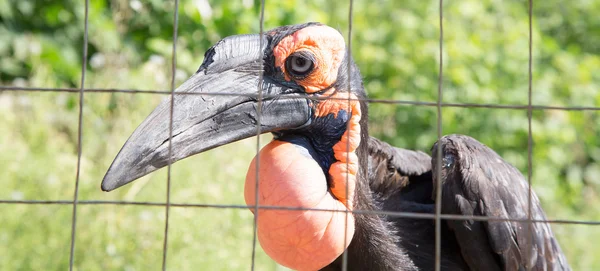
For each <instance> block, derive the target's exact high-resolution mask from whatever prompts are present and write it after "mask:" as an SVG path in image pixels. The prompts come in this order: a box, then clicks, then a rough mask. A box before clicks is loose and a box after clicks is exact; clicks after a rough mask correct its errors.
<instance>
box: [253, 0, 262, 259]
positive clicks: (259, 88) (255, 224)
mask: <svg viewBox="0 0 600 271" xmlns="http://www.w3.org/2000/svg"><path fill="white" fill-rule="evenodd" d="M264 22H265V0H261V1H260V15H259V27H260V31H259V46H260V49H259V52H260V50H262V48H263V41H264V38H263V35H264ZM263 65H264V63H263V59H262V57H261V59H260V60H259V67H260V70H259V72H258V85H257V92H258V93H257V94H258V97H257V98H258V101H257V106H256V160H255V161H256V167H255V174H254V206H253V207H254V220H253V225H252V262H251V266H250V270H252V271H254V269H255V268H256V240H257V234H258V232H257V231H258V206H259V203H258V200H259V197H258V190H259V189H260V185H259V181H258V178H259V174H258V172H259V169H260V158H259V154H260V134H261V129H260V128H261V125H260V120H261V115H262V102H263V83H264V82H263V75H264V72H263V71H264V68H263Z"/></svg>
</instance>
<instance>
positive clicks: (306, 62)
mask: <svg viewBox="0 0 600 271" xmlns="http://www.w3.org/2000/svg"><path fill="white" fill-rule="evenodd" d="M314 67H315V61H314V57H313V56H312V55H311V54H310V53H308V52H298V53H295V54H292V55H291V56H290V57H288V58H287V59H286V61H285V69H286V70H287V71H288V73H289V74H290V75H291V76H292V77H294V78H296V79H302V78H305V77H306V76H307V75H308V74H310V72H311V71H312V70H313V69H314Z"/></svg>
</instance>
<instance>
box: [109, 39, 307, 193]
mask: <svg viewBox="0 0 600 271" xmlns="http://www.w3.org/2000/svg"><path fill="white" fill-rule="evenodd" d="M260 39H261V37H260V36H259V35H239V36H232V37H228V38H225V39H223V40H221V41H220V42H219V43H217V44H216V45H215V46H213V47H212V48H211V49H210V50H208V51H207V52H206V54H205V59H204V62H203V63H202V65H201V66H200V69H199V70H198V72H196V74H194V75H193V76H191V77H190V78H189V79H188V80H187V81H186V82H184V83H183V84H182V85H181V86H180V87H179V88H177V90H175V95H173V98H174V100H173V137H172V139H171V140H172V143H171V144H172V153H171V156H170V162H171V163H174V162H176V161H178V160H181V159H184V158H186V157H189V156H192V155H194V154H198V153H201V152H203V151H206V150H209V149H212V148H215V147H218V146H222V145H225V144H228V143H231V142H234V141H237V140H241V139H244V138H248V137H251V136H254V135H257V132H258V130H257V124H258V123H257V119H258V106H259V103H258V98H257V97H258V90H259V76H260V72H261V70H260V62H261V61H263V54H264V49H265V48H266V46H267V40H266V38H264V37H263V38H262V39H263V48H260ZM267 79H268V78H265V80H264V82H263V83H262V86H260V87H261V89H262V94H263V95H265V96H266V98H265V99H263V102H262V107H261V114H260V133H268V132H274V131H279V130H289V129H295V128H299V127H303V126H305V125H308V123H309V122H310V120H311V116H312V109H311V107H310V104H309V101H308V100H307V99H306V98H302V97H301V96H300V95H298V94H287V93H289V92H290V91H287V93H286V94H284V93H285V92H286V90H289V89H288V88H287V87H285V86H282V85H278V84H275V83H272V80H267ZM280 95H285V97H284V96H280ZM170 110H171V97H169V98H167V99H165V100H164V101H163V102H162V103H161V104H160V105H159V106H158V107H156V109H154V111H153V112H152V113H151V114H150V115H149V116H148V117H147V118H146V119H145V120H144V121H143V122H142V123H141V124H140V125H139V126H138V127H137V129H136V130H135V131H134V132H133V134H132V135H131V136H130V137H129V139H128V140H127V142H125V145H123V147H122V149H121V151H120V152H119V154H118V155H117V157H116V158H115V160H114V161H113V163H112V164H111V166H110V168H109V169H108V171H107V173H106V175H105V176H104V179H103V181H102V190H104V191H111V190H113V189H116V188H119V187H121V186H123V185H125V184H127V183H130V182H132V181H134V180H136V179H138V178H140V177H142V176H144V175H146V174H148V173H150V172H153V171H155V170H157V169H160V168H162V167H165V166H167V164H168V163H169V139H170V127H169V126H170V123H171V117H170V116H171V114H170V113H171V112H170Z"/></svg>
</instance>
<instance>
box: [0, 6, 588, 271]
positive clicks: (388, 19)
mask: <svg viewBox="0 0 600 271" xmlns="http://www.w3.org/2000/svg"><path fill="white" fill-rule="evenodd" d="M266 2H267V4H266V7H265V29H270V28H273V27H276V26H279V25H285V24H296V23H302V22H307V21H320V22H323V23H326V24H329V25H331V26H333V27H335V28H338V29H339V30H340V31H341V32H342V33H343V34H344V35H345V36H347V34H348V2H347V1H345V2H334V1H325V0H298V1H278V2H275V1H266ZM259 11H260V8H259V1H252V0H241V1H207V0H182V1H181V3H180V5H179V25H178V33H177V34H178V39H177V72H176V74H175V75H171V72H170V62H171V58H172V55H171V48H172V42H173V39H172V37H173V36H172V35H173V15H174V2H173V1H161V0H147V1H140V0H111V1H108V0H90V9H89V36H88V37H89V53H88V58H87V63H88V65H87V67H86V69H87V74H86V78H85V87H86V88H118V89H146V90H168V89H169V87H170V80H171V77H172V76H175V79H176V81H177V82H178V83H181V82H182V81H183V80H185V78H187V77H188V76H189V75H191V74H192V73H193V72H194V71H195V70H196V69H197V68H198V66H199V65H200V63H201V61H202V55H203V53H204V51H205V50H206V49H207V48H209V47H210V46H211V45H212V44H214V43H215V42H217V41H218V40H219V39H221V38H223V37H225V36H228V35H234V34H241V33H257V32H258V31H259V29H260V25H259V21H258V15H259ZM84 14H85V13H84V1H76V0H44V1H32V0H28V1H25V0H21V1H19V0H5V1H0V83H1V84H2V85H3V86H20V87H23V86H25V87H41V88H56V87H66V88H78V87H80V85H81V65H82V53H83V37H84V18H85V17H84ZM598 14H600V2H599V1H589V0H574V1H568V2H566V1H558V0H548V1H541V2H540V1H534V9H533V47H532V48H533V58H532V61H533V63H532V64H533V77H532V78H533V81H532V82H533V84H532V103H533V104H534V105H545V106H595V107H598V106H600V90H599V89H600V73H598V71H599V70H600V16H598ZM443 22H444V39H443V42H444V50H443V57H444V62H443V75H444V76H443V101H444V102H449V103H477V104H502V105H527V103H528V63H529V53H528V40H529V32H528V26H529V24H528V22H529V18H528V10H527V3H526V1H510V2H506V1H499V0H487V1H476V0H465V1H445V4H444V19H443ZM352 27H353V28H352V30H353V31H352V52H353V53H352V54H353V56H354V58H355V60H356V62H357V63H358V65H359V66H360V68H361V71H362V75H363V77H364V82H365V87H366V89H367V92H368V93H369V94H370V97H371V98H377V99H394V100H407V101H424V102H435V101H437V87H438V65H439V13H438V2H437V1H419V0H407V1H402V2H398V1H376V0H374V1H359V0H357V1H355V3H354V13H353V25H352ZM78 97H79V96H78V94H77V93H65V92H63V93H58V92H23V91H4V92H1V91H0V131H2V132H1V133H0V172H2V173H1V174H0V184H1V185H2V187H3V189H0V198H1V199H26V200H71V199H72V197H73V190H74V182H75V181H74V180H75V173H76V163H77V125H78V106H79V98H78ZM162 98H164V97H163V96H161V95H151V94H135V95H134V94H127V93H86V94H85V98H84V107H83V152H82V161H81V162H82V164H81V184H80V194H79V199H82V200H132V201H133V200H135V201H164V200H165V194H166V184H165V179H166V170H161V171H158V172H156V173H153V174H151V175H150V176H148V177H145V178H143V179H141V180H139V181H137V182H136V183H134V184H133V185H130V186H128V187H125V188H123V189H121V190H118V191H116V192H113V193H110V194H104V193H101V192H100V189H99V183H100V181H101V179H102V176H103V174H104V172H105V170H106V169H107V168H108V166H109V165H110V162H111V161H112V159H113V158H114V156H115V155H116V153H117V152H118V150H119V148H120V146H121V144H122V143H123V142H124V141H125V139H126V138H127V136H128V135H129V134H130V133H131V132H132V131H133V129H134V128H135V127H136V125H137V124H138V123H139V122H140V121H141V120H143V118H144V117H145V115H147V114H148V113H149V112H150V111H151V109H152V108H153V107H154V106H155V105H156V104H157V103H158V102H159V101H160V100H161V99H162ZM370 109H371V115H370V121H371V125H370V127H371V133H372V134H373V135H375V136H378V137H380V138H383V139H385V140H386V141H388V142H390V143H392V144H394V145H396V146H399V147H404V148H410V149H419V150H423V151H428V150H429V148H430V146H432V145H433V143H434V142H435V140H436V138H437V130H436V123H437V114H436V108H435V107H427V106H414V105H398V104H371V106H370ZM442 113H443V114H442V123H443V125H442V128H443V133H444V134H449V133H463V134H468V135H471V136H473V137H475V138H477V139H479V140H480V141H482V142H483V143H485V144H487V145H489V146H490V147H492V148H494V149H495V150H496V151H497V152H498V153H500V154H501V155H502V156H503V157H505V158H506V159H507V160H508V161H510V162H511V163H512V164H514V165H516V166H517V167H518V168H519V169H520V170H521V171H522V172H523V173H524V174H525V175H526V174H527V142H528V141H527V135H528V121H527V112H526V111H525V110H515V109H494V108H456V107H447V108H444V109H443V111H442ZM599 121H600V112H598V111H597V110H596V111H562V110H541V109H536V110H534V111H533V118H532V131H533V143H534V145H533V167H532V182H533V185H534V189H535V191H536V193H537V194H538V195H539V197H540V198H541V200H542V203H543V206H544V208H545V210H546V212H547V214H548V217H549V218H551V219H579V220H596V221H598V220H600V208H597V207H596V206H599V204H600V198H599V192H600V144H599V141H598V136H599V135H600V129H599V128H598V123H599ZM268 138H269V137H268V136H265V137H263V140H262V142H263V143H264V142H266V141H268ZM254 146H255V141H254V140H253V139H250V140H246V141H242V142H239V143H235V144H232V145H230V146H226V147H223V148H219V149H216V150H213V151H210V152H207V153H205V154H201V155H198V156H196V157H193V158H190V159H188V160H185V161H181V162H179V163H177V164H175V165H174V167H173V175H172V179H173V184H172V185H173V187H172V193H171V195H172V196H171V199H172V200H173V201H174V202H177V203H208V204H238V205H241V204H244V202H243V200H242V185H241V180H242V179H243V178H244V174H245V171H246V167H247V165H248V163H249V161H250V159H251V157H252V156H253V154H254V151H255V150H254ZM232 156H235V157H234V158H232ZM71 212H72V208H71V206H70V205H50V206H49V205H9V204H2V205H0V213H1V214H2V215H0V270H64V269H66V268H67V266H68V263H69V242H70V234H71V227H70V226H71ZM252 221H253V219H252V214H251V213H250V212H248V211H247V210H245V209H226V210H225V209H205V208H177V207H174V208H172V209H171V220H170V230H169V243H168V247H169V250H168V253H169V254H168V256H169V258H168V259H169V260H168V262H167V264H168V267H169V269H173V270H197V269H202V270H246V269H247V268H248V266H249V265H250V262H251V251H252V242H251V240H252ZM553 229H554V231H555V233H556V234H557V236H558V238H559V241H560V243H561V244H562V247H563V250H564V251H565V252H566V253H567V256H568V259H569V261H570V264H571V265H572V266H573V268H574V270H599V269H600V260H599V259H598V257H597V255H600V248H599V247H598V246H597V245H596V244H597V243H598V242H599V241H600V228H599V227H593V226H583V225H559V224H554V225H553ZM163 231H164V208H160V207H151V206H114V205H80V206H79V207H78V219H77V235H76V252H75V267H76V269H78V270H105V269H110V270H155V269H159V268H160V265H161V262H162V260H161V259H162V238H163ZM258 249H259V251H258V258H257V265H258V266H257V269H258V270H272V269H278V268H281V267H277V266H276V265H275V264H274V263H273V262H272V261H271V260H270V259H269V258H268V257H267V256H266V255H265V254H264V253H263V252H262V251H261V250H260V246H258Z"/></svg>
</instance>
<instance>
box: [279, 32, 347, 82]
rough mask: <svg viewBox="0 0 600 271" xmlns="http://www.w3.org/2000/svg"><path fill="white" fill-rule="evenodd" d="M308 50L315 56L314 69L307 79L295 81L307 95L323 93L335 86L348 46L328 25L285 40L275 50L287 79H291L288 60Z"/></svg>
mask: <svg viewBox="0 0 600 271" xmlns="http://www.w3.org/2000/svg"><path fill="white" fill-rule="evenodd" d="M299 51H305V52H306V53H310V54H312V55H313V56H314V58H315V62H316V63H314V65H315V67H314V70H313V71H312V72H311V73H310V74H309V75H308V76H306V77H305V78H302V79H296V80H295V81H296V83H298V84H299V85H301V86H303V87H304V89H305V90H306V93H315V92H319V91H321V90H324V89H326V88H328V87H329V86H331V85H332V84H333V83H335V81H336V79H337V74H338V69H339V67H340V64H341V63H342V61H343V59H344V54H345V52H346V44H345V42H344V37H343V36H342V35H341V34H340V32H338V31H337V30H335V29H333V28H331V27H329V26H326V25H316V26H309V27H306V28H303V29H300V30H298V31H296V32H295V33H294V34H291V35H289V36H287V37H285V38H283V39H282V40H281V41H280V42H279V43H278V44H277V46H275V48H274V49H273V54H274V55H275V66H276V67H278V68H280V69H281V70H282V71H283V73H284V74H285V79H286V80H288V81H290V80H292V78H291V77H290V75H289V73H288V72H287V71H286V68H285V61H286V59H287V58H288V57H289V56H290V55H291V54H293V53H296V52H299Z"/></svg>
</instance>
